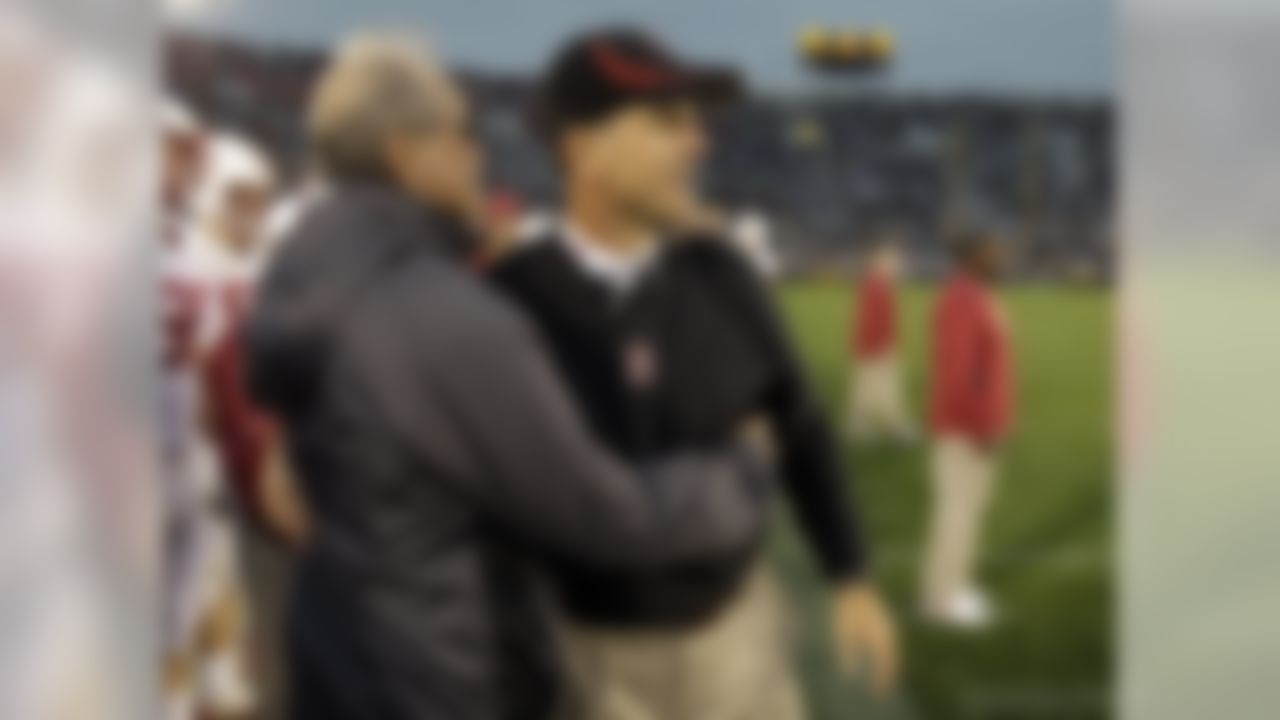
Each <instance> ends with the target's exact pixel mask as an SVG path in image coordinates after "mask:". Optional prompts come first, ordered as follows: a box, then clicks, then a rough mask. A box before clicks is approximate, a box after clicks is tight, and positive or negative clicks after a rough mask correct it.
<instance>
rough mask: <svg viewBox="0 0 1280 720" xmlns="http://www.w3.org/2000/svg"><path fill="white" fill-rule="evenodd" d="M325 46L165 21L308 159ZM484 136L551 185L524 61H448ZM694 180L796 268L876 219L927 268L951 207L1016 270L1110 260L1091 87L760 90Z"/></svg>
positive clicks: (214, 89) (545, 192)
mask: <svg viewBox="0 0 1280 720" xmlns="http://www.w3.org/2000/svg"><path fill="white" fill-rule="evenodd" d="M323 63H324V54H323V53H322V52H318V51H311V50H304V49H267V48H260V47H256V46H252V45H246V44H243V43H239V42H234V41H223V40H216V39H209V38H205V37H198V36H190V35H178V36H175V37H174V38H172V39H171V40H170V42H169V45H168V47H167V63H166V68H167V72H168V74H169V78H168V80H169V84H170V86H171V87H172V88H173V89H174V91H175V92H176V93H178V94H179V95H180V96H181V97H183V98H184V99H185V100H186V101H187V102H189V103H190V104H191V105H192V106H193V107H195V108H197V109H199V110H200V112H201V113H202V114H203V115H204V116H206V117H208V118H210V119H211V121H214V122H215V123H216V124H218V125H219V126H222V127H230V128H235V129H237V130H239V131H241V132H243V133H245V134H247V135H248V136H250V137H253V138H256V139H257V140H258V141H259V142H261V143H262V144H263V146H264V147H266V148H269V150H270V152H271V154H272V155H273V156H274V157H275V158H276V159H277V161H278V162H279V163H280V166H281V167H282V168H283V169H284V170H285V174H286V176H289V175H292V174H295V173H296V172H298V171H300V170H302V169H303V168H305V167H306V162H307V160H306V155H305V146H304V143H303V133H302V127H301V124H300V122H301V118H300V115H299V113H298V108H299V107H300V106H301V105H302V104H303V103H304V102H305V98H306V95H307V91H308V88H310V87H311V86H312V84H313V82H314V80H315V77H316V76H317V74H318V73H319V72H320V70H321V68H322V67H323ZM459 79H460V81H461V82H462V84H463V86H464V87H466V88H467V90H468V93H469V95H470V96H471V98H472V100H473V102H474V103H475V107H476V115H477V117H476V124H477V129H478V131H479V132H480V134H481V136H482V137H483V139H484V141H485V144H486V146H487V147H489V148H492V149H493V152H492V153H491V154H490V157H489V161H490V167H489V169H488V172H489V174H490V179H491V181H492V184H493V186H494V187H498V188H505V189H506V190H507V191H508V193H510V194H512V195H514V196H516V197H519V198H520V199H521V201H522V202H523V203H524V204H525V205H528V206H533V207H538V206H547V205H552V204H554V203H555V202H556V200H557V199H558V185H557V182H556V172H555V168H554V165H553V163H552V161H551V159H550V157H549V156H548V155H547V153H546V150H545V147H544V146H543V144H542V143H540V142H539V141H538V139H537V138H536V137H534V136H533V135H532V134H531V133H530V131H529V130H528V123H527V122H526V119H527V118H526V116H527V113H528V108H529V106H530V101H531V98H532V96H533V94H534V92H535V89H536V88H535V82H534V79H533V78H530V77H518V76H505V75H496V74H494V73H489V72H474V71H467V70H466V69H465V68H464V69H461V70H460V71H459ZM711 120H712V123H713V126H714V134H715V136H716V138H717V143H716V145H715V148H714V152H713V155H712V157H711V158H710V161H709V162H708V164H707V167H706V173H705V178H704V182H705V186H706V189H707V191H708V192H709V193H710V194H711V196H712V197H714V198H715V199H716V200H717V201H718V202H719V204H720V205H721V206H723V207H726V208H731V209H738V210H747V209H750V210H752V211H754V212H756V213H758V214H761V215H763V216H765V217H767V218H768V219H769V224H770V229H771V235H772V237H773V239H774V241H775V244H776V245H777V246H778V247H779V250H780V253H781V255H782V258H783V260H784V263H783V264H784V269H785V270H787V271H788V272H791V273H805V272H813V271H825V270H831V269H835V270H839V271H843V272H845V273H847V272H848V271H850V269H851V268H852V267H853V265H854V262H853V258H854V257H855V255H856V253H857V251H858V250H860V249H865V248H866V247H868V246H869V245H870V244H872V241H873V238H874V236H875V235H876V234H877V228H878V227H882V226H883V225H884V224H886V223H891V224H893V225H895V226H899V227H901V228H904V229H905V230H906V231H907V235H906V236H905V240H906V242H907V243H908V245H907V247H906V249H907V250H908V261H909V262H908V263H907V272H908V273H909V274H910V275H912V276H923V277H937V276H938V275H939V274H940V273H942V272H943V271H944V270H945V257H943V256H942V255H940V254H939V253H938V252H937V250H936V248H938V247H941V245H942V243H940V242H939V239H940V237H941V236H942V235H943V234H945V232H946V231H947V228H948V227H950V226H951V225H953V224H954V223H957V222H972V221H975V220H976V221H979V222H981V223H983V224H990V225H996V226H1000V227H1002V228H1003V229H1004V230H1005V231H1006V232H1007V233H1008V234H1009V235H1011V236H1012V237H1014V238H1015V239H1016V240H1017V245H1018V247H1019V251H1018V257H1017V258H1016V259H1015V261H1014V266H1013V268H1012V270H1013V272H1014V273H1015V274H1016V275H1018V276H1021V277H1032V278H1046V279H1059V280H1060V279H1087V280H1095V281H1096V280H1105V279H1108V278H1109V277H1110V274H1111V271H1112V263H1113V247H1112V243H1113V234H1112V233H1113V221H1114V218H1113V212H1112V204H1111V200H1112V197H1113V190H1114V168H1113V167H1112V164H1111V163H1112V157H1113V154H1112V143H1113V142H1114V119H1113V116H1112V110H1111V107H1110V104H1109V103H1108V102H1107V101H1104V100H1093V99H1068V98H1062V99H1053V98H1046V99H1040V100H1037V99H1027V98H1006V97H996V96H991V97H982V96H904V95H900V94H893V93H889V92H884V91H861V90H858V89H856V88H854V89H851V91H849V92H839V91H836V92H831V91H828V90H825V89H824V90H823V91H821V92H813V93H810V94H808V95H803V94H801V95H782V94H769V93H765V92H761V93H756V94H754V95H752V96H750V97H749V98H747V99H746V100H745V101H744V102H741V103H738V104H736V105H735V106H734V108H733V109H732V111H731V112H725V113H722V114H719V115H717V116H715V117H713V118H712V119H711Z"/></svg>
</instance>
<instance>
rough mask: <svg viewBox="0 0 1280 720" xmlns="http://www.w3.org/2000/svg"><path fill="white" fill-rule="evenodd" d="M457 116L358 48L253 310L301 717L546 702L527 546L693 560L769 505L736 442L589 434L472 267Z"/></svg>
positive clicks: (467, 148) (320, 117)
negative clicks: (305, 518)
mask: <svg viewBox="0 0 1280 720" xmlns="http://www.w3.org/2000/svg"><path fill="white" fill-rule="evenodd" d="M469 127H470V123H469V117H468V107H467V102H466V100H465V98H464V97H463V95H462V93H460V92H459V91H458V89H457V87H456V86H455V85H454V83H453V82H452V81H451V80H450V79H449V78H448V76H447V75H446V74H445V73H444V72H443V71H442V70H441V69H440V68H439V67H438V66H437V65H436V64H435V63H434V61H433V60H432V59H431V57H430V56H429V55H428V54H427V53H426V52H424V51H423V50H422V49H421V48H420V47H419V46H417V45H416V44H414V43H413V42H411V41H407V40H404V39H397V38H385V37H382V38H379V37H375V38H364V39H361V40H358V41H356V42H354V43H352V44H351V45H350V46H349V47H348V48H346V49H345V50H344V51H343V52H341V53H340V54H339V56H338V57H337V59H336V60H335V62H334V64H333V66H332V67H331V68H330V69H329V70H328V72H327V73H326V74H325V76H324V77H323V78H322V80H321V82H320V85H319V87H318V90H317V93H316V96H315V99H314V104H313V106H312V113H311V117H310V134H311V141H312V143H313V145H314V151H315V153H316V155H317V157H318V159H319V160H320V161H321V162H322V163H323V165H324V167H325V170H326V172H327V173H328V174H329V176H330V179H331V181H332V189H331V191H330V192H329V193H328V196H327V198H326V199H325V200H324V201H323V202H322V203H320V204H319V205H318V206H317V207H315V208H314V209H312V210H311V211H310V212H309V213H308V215H307V217H305V218H303V220H302V221H301V223H300V224H299V226H298V228H297V229H296V231H295V232H294V234H293V236H292V238H291V239H290V240H289V241H288V242H287V243H285V246H284V248H283V250H282V251H281V254H280V255H279V256H278V258H277V260H276V263H275V265H274V267H273V268H272V269H271V271H270V273H269V276H268V278H267V280H266V283H265V285H264V287H263V288H262V290H261V292H260V295H259V298H258V305H257V308H256V310H255V313H254V317H253V318H252V321H251V323H250V327H249V342H250V346H251V352H250V355H251V375H252V384H253V388H254V393H255V395H256V397H257V398H258V400H259V401H260V402H261V403H262V404H263V405H264V406H266V407H267V408H269V409H270V410H271V411H272V412H274V413H275V414H276V416H277V417H278V418H280V420H281V422H282V425H283V427H284V430H285V433H286V435H287V438H286V442H287V445H288V448H289V455H290V460H291V463H292V464H293V466H294V467H295V468H296V471H297V474H298V475H299V481H300V484H301V486H302V490H303V494H304V495H305V496H306V500H307V503H308V505H309V506H310V509H311V512H312V515H313V521H314V522H313V527H314V530H313V534H312V536H311V538H310V541H309V543H308V545H307V548H306V550H305V553H304V556H303V557H302V558H301V561H300V567H299V573H298V579H297V584H296V587H295V594H294V605H293V610H292V614H293V616H292V619H291V629H290V639H289V644H290V655H291V671H292V675H293V680H294V686H295V687H294V693H293V695H294V703H293V709H292V712H293V714H294V716H295V717H297V718H306V720H330V719H346V718H351V719H355V718H359V719H360V720H400V719H405V720H408V719H410V718H412V719H413V720H433V719H439V720H469V719H475V720H489V719H496V718H520V719H521V720H539V719H540V718H547V717H550V716H552V714H553V713H554V712H555V705H556V697H555V692H554V691H555V689H556V687H557V682H556V680H557V675H556V665H555V653H554V652H553V650H554V645H553V643H551V642H550V633H549V630H548V625H547V623H546V622H545V617H546V616H545V614H544V612H543V609H542V606H541V603H539V602H538V598H539V593H538V591H537V587H536V586H537V582H536V577H535V575H534V573H533V572H531V567H530V565H529V561H530V560H531V559H544V558H550V557H569V558H577V559H581V560H583V561H590V562H594V563H606V564H616V565H620V566H624V567H634V568H643V567H649V566H653V565H657V564H666V563H670V562H673V561H679V560H696V559H697V558H700V557H703V556H706V555H718V554H722V553H724V552H726V551H727V550H729V549H731V548H738V547H743V546H745V545H747V544H749V543H750V542H751V541H752V538H753V537H754V536H755V535H756V533H757V531H758V529H759V527H760V524H761V523H762V522H763V508H764V501H763V495H764V494H765V492H764V488H765V486H767V484H768V482H767V477H766V475H767V473H766V471H765V470H764V468H765V463H764V462H762V458H759V457H757V456H756V454H755V452H754V451H753V450H752V449H751V448H750V447H749V446H748V445H745V444H743V445H739V444H738V443H736V442H734V443H730V444H729V445H727V446H725V447H722V448H715V449H712V450H703V451H700V452H699V453H697V454H694V453H690V454H687V455H683V456H680V457H671V458H665V459H662V460H660V461H657V462H655V463H653V464H651V465H647V466H645V467H637V468H628V467H625V466H623V465H622V464H620V462H619V461H617V460H616V459H615V458H613V457H612V456H610V455H609V454H607V453H606V452H605V451H603V450H602V449H601V448H600V447H599V446H598V445H597V444H596V441H595V440H594V439H593V438H592V436H591V435H590V433H589V431H588V430H587V429H586V427H585V425H584V424H583V423H582V422H581V421H580V420H579V418H578V417H577V415H576V414H575V411H574V409H573V406H572V404H571V401H570V400H569V398H568V397H567V396H566V393H565V391H564V390H563V389H562V388H561V387H560V385H559V383H558V381H557V379H556V378H555V375H554V372H553V370H552V369H551V367H550V365H549V362H548V360H547V359H546V358H545V357H544V356H543V352H542V350H541V348H540V347H539V346H538V344H537V342H536V341H535V340H534V335H533V333H532V332H531V330H530V329H529V328H528V327H527V325H526V322H525V321H524V319H523V318H522V317H521V316H520V315H519V314H518V313H517V312H516V311H515V310H513V309H512V308H510V307H508V306H507V305H506V304H505V303H504V301H503V300H502V299H500V298H499V297H497V296H496V295H495V294H494V293H493V292H492V291H491V290H489V289H488V288H487V287H486V286H485V284H484V283H483V282H482V281H481V280H480V279H478V278H475V277H472V275H471V274H470V272H469V270H468V267H467V264H466V262H465V260H466V259H467V258H468V256H469V253H470V252H471V251H472V249H473V248H474V247H476V245H477V243H476V241H475V237H476V232H475V230H474V227H473V221H474V218H475V217H476V208H478V207H479V204H480V203H479V199H480V197H481V193H480V188H479V185H480V183H479V178H480V167H481V157H480V152H479V148H478V147H477V144H476V142H475V140H474V139H473V138H472V136H471V134H470V130H469Z"/></svg>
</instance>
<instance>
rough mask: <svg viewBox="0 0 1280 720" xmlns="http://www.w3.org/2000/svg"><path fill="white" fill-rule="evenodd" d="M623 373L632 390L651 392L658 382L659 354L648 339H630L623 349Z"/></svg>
mask: <svg viewBox="0 0 1280 720" xmlns="http://www.w3.org/2000/svg"><path fill="white" fill-rule="evenodd" d="M622 372H623V375H624V376H625V377H626V380H627V385H628V386H630V387H631V389H632V390H641V391H643V390H651V389H653V387H654V386H655V385H656V384H657V382H658V352H657V349H656V348H654V346H653V343H652V342H650V341H649V340H648V339H647V338H634V337H633V338H630V339H628V340H627V341H626V342H625V343H624V344H623V347H622Z"/></svg>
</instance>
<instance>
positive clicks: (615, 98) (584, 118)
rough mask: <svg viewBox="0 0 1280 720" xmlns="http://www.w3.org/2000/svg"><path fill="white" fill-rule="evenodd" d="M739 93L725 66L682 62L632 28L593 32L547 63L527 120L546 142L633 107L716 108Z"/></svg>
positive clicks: (736, 81) (738, 85)
mask: <svg viewBox="0 0 1280 720" xmlns="http://www.w3.org/2000/svg"><path fill="white" fill-rule="evenodd" d="M742 94H743V87H742V82H741V80H740V79H739V76H738V74H737V72H735V71H734V70H733V69H731V68H729V67H727V66H712V65H691V64H688V63H685V62H683V61H681V60H680V59H678V58H676V57H675V56H674V55H672V54H671V53H670V52H669V51H668V50H667V49H666V48H665V47H663V46H662V44H661V43H659V42H658V41H656V40H655V39H653V38H652V37H651V36H649V35H648V34H646V33H645V32H643V31H641V30H638V29H633V28H616V29H607V30H597V31H593V32H590V33H587V34H585V35H581V36H578V37H577V38H574V39H573V40H571V41H569V43H568V44H567V45H566V46H565V47H564V48H563V49H562V50H561V51H560V53H559V54H558V55H556V57H555V59H554V60H552V62H551V65H550V67H549V69H548V70H547V73H546V75H545V76H544V78H543V81H542V85H541V87H540V88H539V90H538V94H537V97H536V99H535V105H534V108H533V115H532V121H533V126H534V128H535V129H536V130H537V131H538V132H539V133H540V134H542V135H543V136H544V137H546V138H548V139H551V138H554V137H556V136H557V135H558V134H559V133H560V131H561V130H563V129H564V128H566V127H570V126H573V125H578V124H582V123H590V122H594V121H596V120H600V119H602V118H604V117H607V116H608V115H609V114H611V113H612V112H614V111H615V110H617V109H619V108H622V107H624V106H627V105H631V104H633V103H643V102H661V101H667V100H677V99H690V100H694V101H696V102H698V103H701V104H705V105H720V104H724V103H729V102H733V101H734V100H737V99H738V98H740V97H741V96H742Z"/></svg>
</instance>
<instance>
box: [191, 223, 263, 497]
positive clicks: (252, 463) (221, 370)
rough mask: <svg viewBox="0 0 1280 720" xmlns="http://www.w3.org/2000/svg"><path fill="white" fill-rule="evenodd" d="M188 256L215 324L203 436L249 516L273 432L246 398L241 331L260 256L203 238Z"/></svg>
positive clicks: (206, 367) (204, 384)
mask: <svg viewBox="0 0 1280 720" xmlns="http://www.w3.org/2000/svg"><path fill="white" fill-rule="evenodd" d="M193 254H194V255H195V256H196V257H195V262H196V264H197V265H198V266H199V268H200V274H201V275H202V276H203V277H204V278H205V283H206V285H205V291H206V298H205V300H206V302H208V303H209V305H210V312H211V313H212V314H214V315H215V316H216V318H217V319H218V327H217V328H215V330H216V331H215V332H214V334H213V335H212V336H211V337H210V338H209V343H208V347H207V355H206V358H205V362H204V364H203V367H202V375H201V390H202V395H203V397H204V398H206V400H207V403H208V405H207V413H206V418H207V420H208V427H207V430H208V432H209V433H210V439H211V441H212V445H213V448H214V450H215V451H216V454H217V458H218V461H219V465H220V468H221V471H222V474H223V477H224V478H225V480H226V481H227V483H228V485H229V488H230V489H231V490H233V491H234V492H235V494H236V496H237V498H238V500H239V501H240V504H241V506H242V507H243V508H244V509H245V510H246V511H247V512H249V513H250V514H253V513H256V512H257V510H258V502H257V498H258V488H257V479H258V475H259V469H260V467H261V464H262V462H263V458H264V456H265V454H266V452H267V449H268V447H269V446H270V444H271V442H272V439H273V438H274V435H275V428H274V424H273V423H272V421H271V419H270V417H268V416H267V415H266V414H264V413H263V412H261V411H260V410H259V409H258V408H257V407H256V406H255V405H254V404H253V402H252V400H251V399H250V397H249V393H248V387H247V371H246V363H245V360H246V358H245V348H244V343H243V333H242V329H243V326H244V322H245V320H246V319H247V317H248V314H249V310H250V307H251V304H252V302H253V295H254V292H255V289H256V287H257V283H258V280H259V277H260V275H261V271H262V267H263V265H264V255H265V254H264V253H260V252H254V253H249V254H244V255H236V254H233V253H232V252H230V251H228V250H227V249H226V248H224V247H222V246H220V245H219V244H218V243H216V241H214V240H213V239H212V238H207V237H201V238H198V239H197V242H196V244H195V248H194V253H193Z"/></svg>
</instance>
